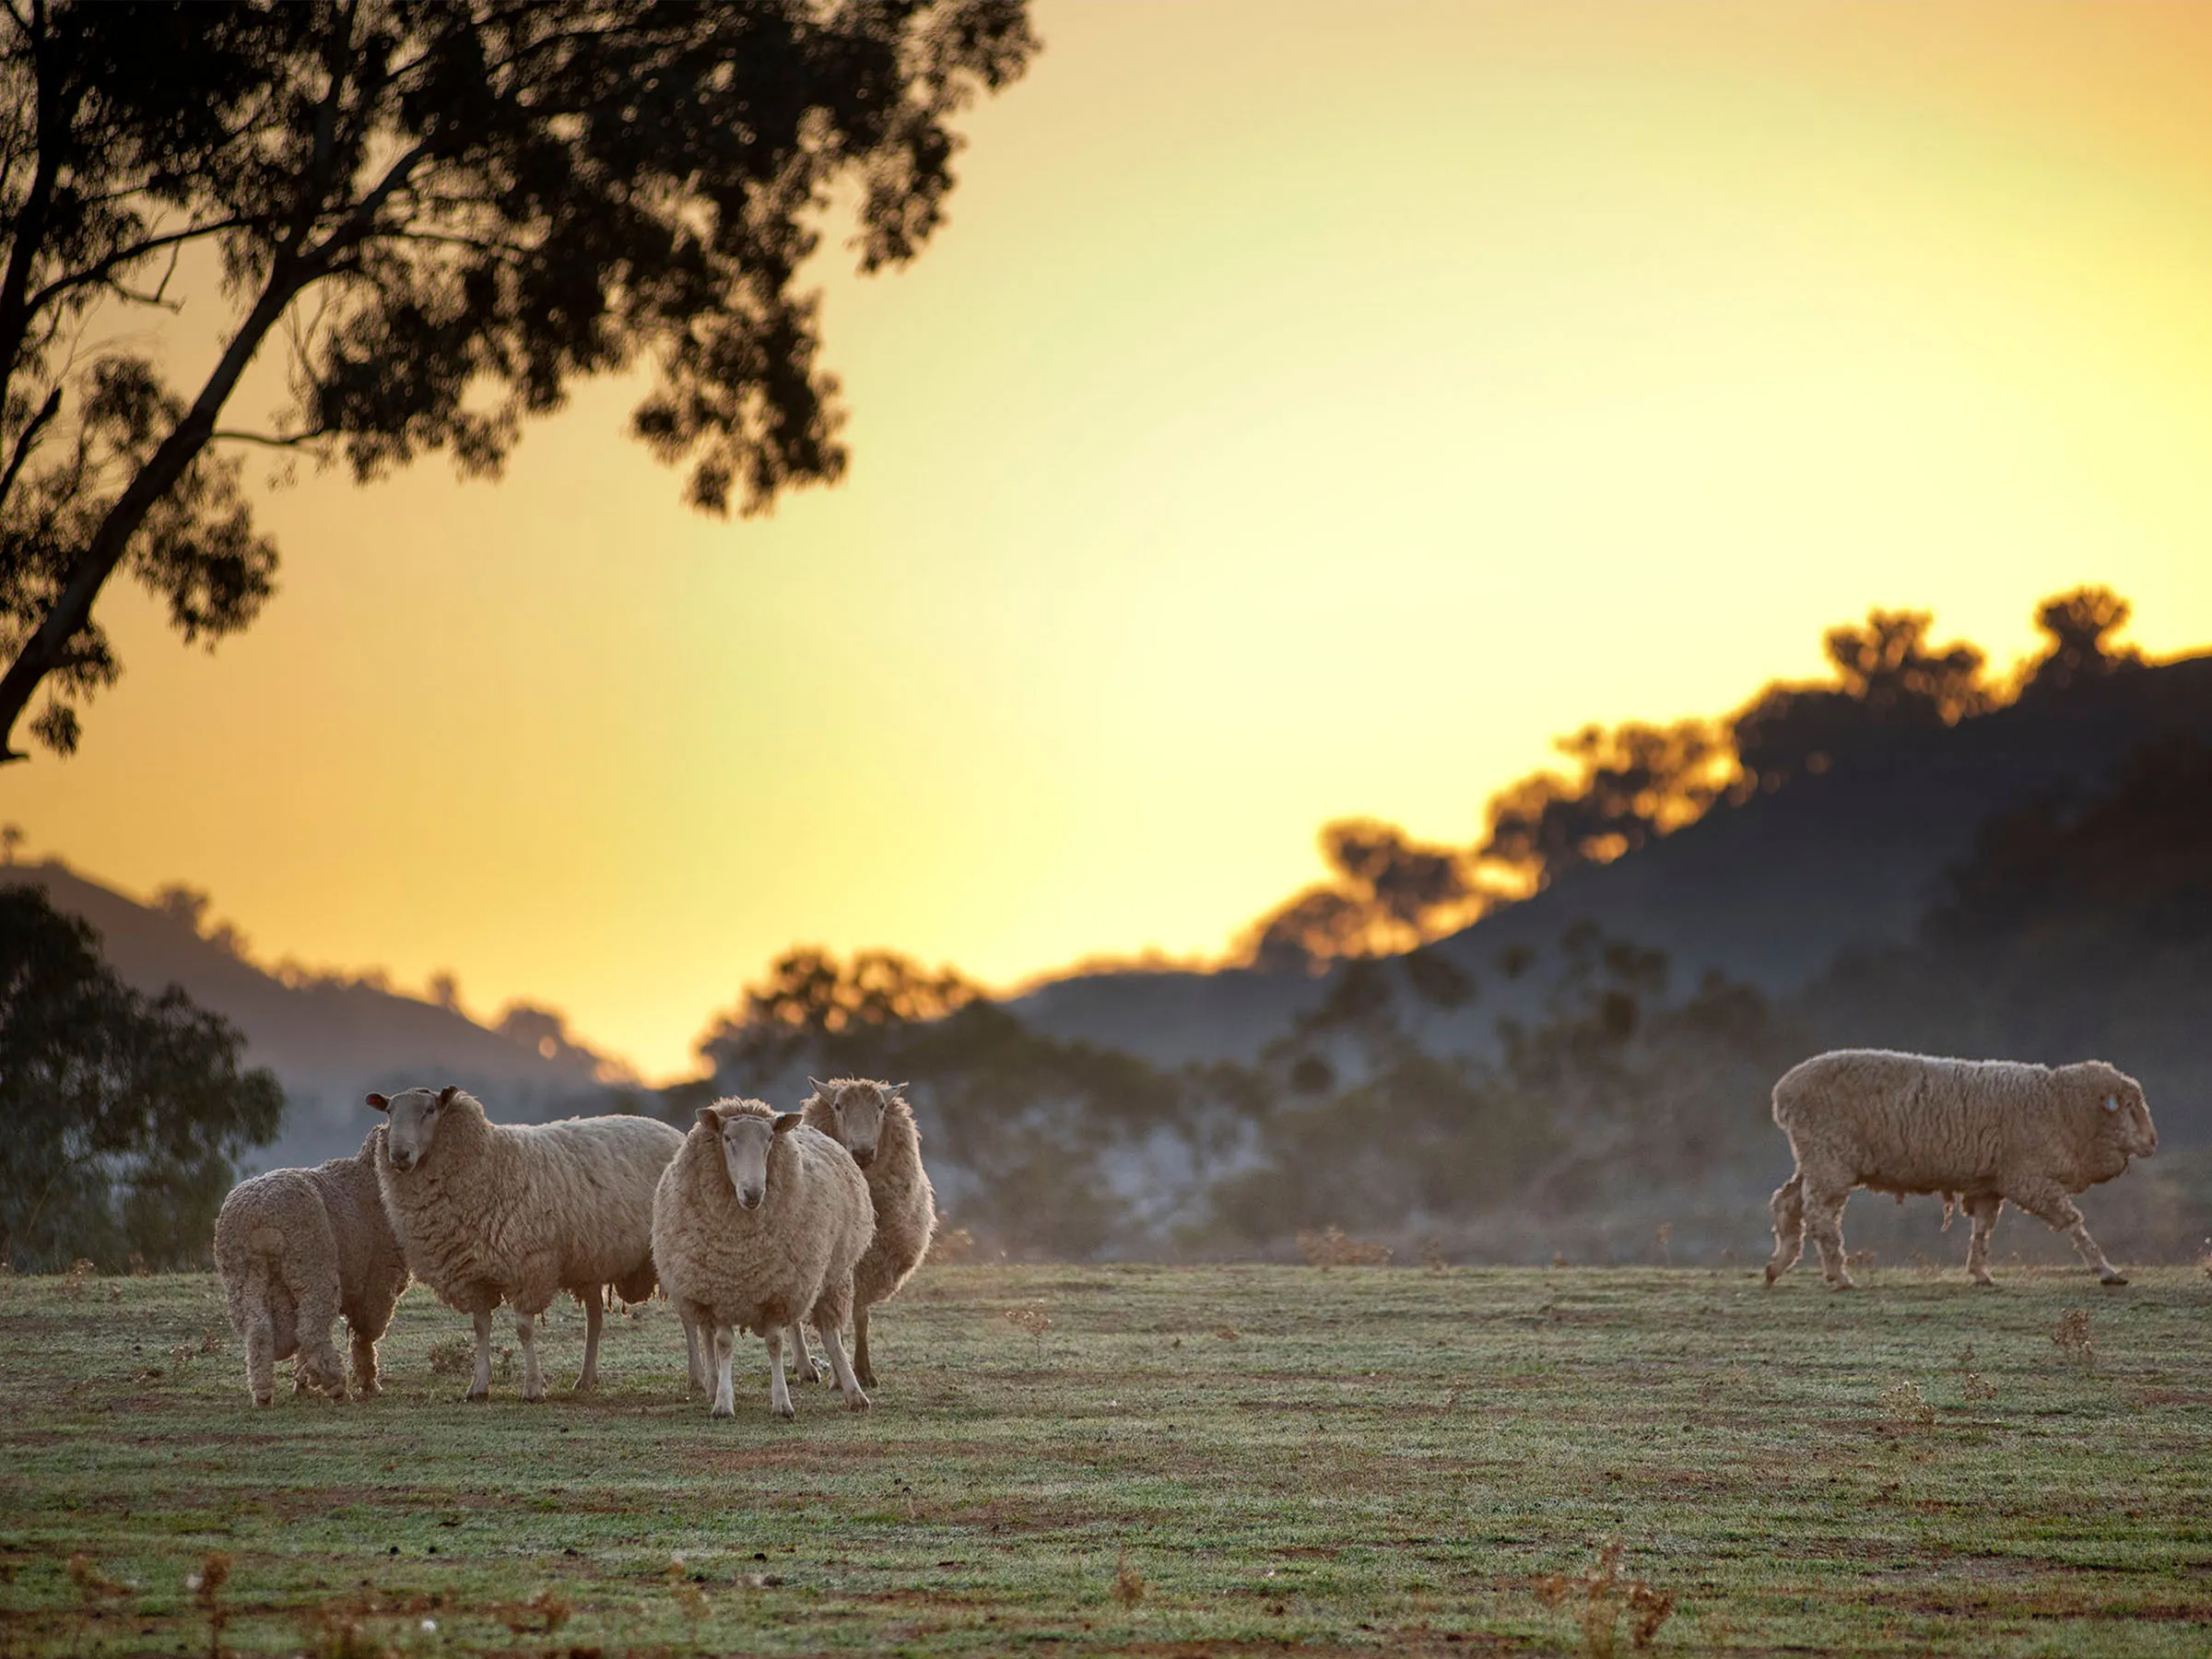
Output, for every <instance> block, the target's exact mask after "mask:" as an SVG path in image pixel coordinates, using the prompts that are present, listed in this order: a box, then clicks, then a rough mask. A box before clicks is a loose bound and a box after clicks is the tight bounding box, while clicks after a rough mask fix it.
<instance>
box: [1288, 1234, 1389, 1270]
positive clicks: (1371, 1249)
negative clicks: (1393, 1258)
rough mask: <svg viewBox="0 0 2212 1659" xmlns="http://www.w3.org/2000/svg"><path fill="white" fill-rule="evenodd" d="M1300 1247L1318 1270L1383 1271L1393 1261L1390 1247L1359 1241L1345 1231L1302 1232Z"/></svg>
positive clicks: (1299, 1235) (1364, 1240) (1299, 1239)
mask: <svg viewBox="0 0 2212 1659" xmlns="http://www.w3.org/2000/svg"><path fill="white" fill-rule="evenodd" d="M1298 1247H1299V1249H1300V1250H1302V1251H1304V1252H1305V1253H1306V1260H1307V1261H1308V1262H1309V1263H1311V1264H1312V1265H1313V1266H1316V1267H1380V1266H1381V1265H1382V1264H1383V1263H1385V1262H1387V1261H1389V1260H1390V1246H1389V1245H1387V1244H1377V1243H1374V1242H1373V1241H1370V1240H1366V1239H1355V1238H1353V1237H1352V1236H1351V1235H1350V1234H1349V1233H1347V1232H1346V1231H1345V1230H1344V1229H1343V1228H1341V1227H1335V1226H1331V1227H1324V1228H1323V1229H1322V1230H1320V1231H1319V1232H1315V1231H1314V1230H1312V1228H1310V1227H1301V1228H1300V1229H1299V1230H1298Z"/></svg>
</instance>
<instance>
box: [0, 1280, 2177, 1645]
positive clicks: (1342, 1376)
mask: <svg viewBox="0 0 2212 1659" xmlns="http://www.w3.org/2000/svg"><path fill="white" fill-rule="evenodd" d="M2007 1277H2008V1282H2007V1283H2006V1285H2005V1287H2004V1288H2002V1289H2000V1290H1998V1291H1995V1292H1976V1291H1973V1290H1972V1289H1971V1288H1969V1287H1968V1286H1967V1285H1966V1284H1965V1283H1964V1282H1963V1276H1962V1275H1960V1274H1959V1273H1957V1272H1955V1271H1953V1272H1948V1273H1945V1274H1942V1275H1940V1276H1938V1275H1935V1274H1930V1273H1926V1272H1923V1271H1918V1270H1911V1269H1907V1270H1899V1269H1877V1270H1876V1271H1874V1272H1872V1273H1870V1274H1869V1275H1868V1276H1867V1281H1866V1288H1864V1289H1862V1290H1860V1291H1859V1292H1857V1293H1855V1294H1853V1295H1850V1296H1837V1295H1834V1294H1831V1293H1830V1292H1829V1291H1827V1290H1825V1289H1824V1288H1822V1287H1821V1286H1820V1284H1819V1282H1818V1277H1817V1275H1816V1274H1814V1273H1812V1272H1809V1271H1806V1270H1803V1269H1801V1270H1800V1271H1799V1272H1798V1273H1797V1274H1795V1275H1793V1276H1792V1277H1791V1278H1789V1279H1787V1280H1785V1281H1784V1282H1783V1285H1782V1286H1780V1287H1779V1288H1776V1289H1774V1290H1772V1291H1768V1290H1765V1289H1764V1288H1762V1287H1761V1286H1760V1285H1759V1279H1758V1275H1757V1273H1756V1271H1743V1270H1733V1269H1732V1270H1730V1271H1727V1272H1708V1271H1701V1270H1694V1269H1682V1270H1673V1271H1669V1270H1663V1269H1655V1268H1632V1269H1568V1268H1559V1269H1549V1270H1547V1269H1527V1268H1512V1269H1474V1268H1455V1269H1449V1270H1445V1271H1429V1270H1423V1269H1420V1268H1411V1269H1406V1268H1337V1269H1334V1270H1321V1269H1316V1268H1310V1267H1296V1268H1293V1267H1273V1266H1267V1267H1261V1266H1244V1267H1195V1268H1168V1267H1146V1266H1131V1267H1118V1266H1116V1267H1100V1266H1086V1267H1072V1266H1070V1267H1015V1266H967V1267H941V1268H930V1269H925V1270H924V1273H923V1274H922V1275H921V1276H920V1277H918V1278H917V1279H916V1281H915V1282H914V1284H913V1285H912V1286H911V1287H910V1288H909V1289H908V1291H907V1293H906V1295H905V1296H904V1297H903V1298H902V1299H901V1300H900V1301H898V1302H896V1303H894V1304H892V1305H891V1306H890V1307H889V1308H888V1309H886V1310H885V1311H884V1312H883V1314H882V1317H881V1318H880V1319H879V1321H878V1323H877V1333H878V1335H879V1337H880V1344H879V1352H880V1354H881V1357H882V1358H881V1362H880V1364H879V1367H878V1369H879V1371H880V1372H881V1380H880V1384H879V1386H878V1388H877V1391H876V1402H877V1404H876V1409H875V1410H874V1411H873V1412H872V1413H869V1414H867V1415H865V1416H855V1415H851V1414H848V1413H846V1412H844V1411H843V1410H841V1409H840V1408H839V1407H838V1404H837V1401H836V1397H835V1395H834V1394H831V1393H829V1392H827V1391H824V1390H820V1389H816V1388H807V1389H804V1390H801V1391H800V1392H799V1406H800V1410H799V1419H798V1421H797V1422H796V1423H795V1424H785V1423H781V1422H778V1421H776V1420H775V1419H774V1418H771V1416H770V1414H769V1410H768V1402H767V1382H766V1371H765V1366H764V1364H763V1362H762V1360H761V1359H760V1358H759V1355H760V1350H759V1346H758V1345H757V1344H748V1345H747V1347H746V1349H745V1350H744V1352H745V1355H746V1359H747V1366H746V1368H745V1369H744V1370H742V1371H741V1372H740V1385H739V1394H738V1401H739V1406H740V1415H739V1416H738V1418H736V1420H735V1421H734V1422H714V1421H712V1420H710V1419H709V1418H708V1417H707V1414H706V1410H705V1406H704V1403H703V1402H688V1401H687V1400H686V1398H685V1389H684V1382H683V1371H682V1339H681V1333H680V1331H679V1330H678V1328H677V1324H676V1321H675V1319H674V1318H673V1316H672V1315H671V1314H670V1313H669V1312H667V1311H666V1309H665V1308H660V1307H655V1308H653V1309H649V1310H644V1311H642V1317H641V1318H638V1319H634V1320H632V1319H619V1320H617V1321H615V1322H614V1323H613V1324H611V1325H610V1329H609V1334H608V1337H607V1341H606V1349H605V1353H604V1356H603V1360H602V1371H603V1378H604V1382H603V1388H602V1392H601V1393H600V1394H598V1395H597V1396H596V1397H594V1398H591V1399H583V1400H579V1399H575V1398H572V1397H569V1396H567V1395H565V1394H564V1395H560V1396H559V1397H557V1398H555V1399H554V1400H552V1401H550V1402H548V1403H547V1404H545V1405H541V1406H525V1405H524V1404H523V1403H522V1402H521V1401H520V1399H519V1398H517V1395H516V1389H515V1385H514V1383H513V1382H512V1380H510V1381H507V1382H500V1383H497V1384H496V1385H495V1388H494V1393H493V1398H492V1401H491V1403H490V1404H489V1405H488V1406H465V1405H462V1404H459V1403H458V1402H457V1401H456V1399H455V1397H454V1396H456V1395H457V1394H459V1392H460V1391H461V1389H462V1388H463V1387H464V1386H465V1379H464V1378H458V1377H448V1376H443V1375H435V1376H434V1375H433V1374H432V1373H431V1371H430V1369H429V1349H430V1347H431V1345H432V1344H433V1343H434V1342H440V1341H450V1339H451V1338H453V1336H454V1335H461V1334H464V1333H465V1330H466V1322H465V1321H464V1320H462V1319H460V1318H459V1317H458V1316H456V1315H453V1314H451V1313H448V1312H444V1311H442V1310H441V1309H440V1308H438V1307H437V1305H436V1304H435V1303H434V1302H432V1301H431V1300H430V1299H429V1297H428V1295H427V1294H425V1293H424V1292H422V1291H421V1290H419V1289H418V1290H416V1291H415V1292H413V1293H411V1294H410V1295H409V1296H408V1298H407V1300H406V1301H405V1302H404V1303H403V1304H402V1305H401V1310H400V1315H399V1318H398V1321H397V1322H396V1324H395V1325H394V1331H393V1333H392V1335H390V1336H389V1337H388V1338H387V1340H386V1342H385V1346H384V1354H385V1362H386V1366H387V1370H388V1371H389V1373H390V1376H391V1390H390V1392H389V1393H388V1394H386V1395H385V1396H384V1397H383V1398H382V1399H381V1400H377V1401H373V1402H371V1403H369V1404H367V1405H349V1406H332V1405H330V1404H328V1403H327V1402H324V1401H321V1400H318V1399H313V1398H311V1397H308V1396H300V1397H298V1398H294V1397H291V1396H289V1395H282V1396H280V1398H279V1401H278V1404H277V1406H275V1407H273V1408H271V1409H269V1410H265V1411H259V1412H256V1411H254V1410H253V1408H252V1406H250V1405H249V1404H248V1402H247V1398H246V1394H245V1388H244V1375H243V1372H244V1367H243V1362H242V1359H241V1355H240V1352H239V1348H238V1345H237V1343H236V1341H235V1340H234V1339H233V1338H232V1337H231V1336H230V1335H229V1331H228V1330H227V1329H226V1328H225V1327H224V1326H223V1324H222V1316H221V1302H220V1296H219V1292H218V1288H217V1286H216V1284H215V1281H214V1280H213V1279H211V1278H206V1277H152V1278H125V1279H116V1280H95V1281H92V1282H91V1283H89V1284H88V1285H84V1286H81V1287H78V1288H76V1293H74V1294H73V1293H72V1292H71V1288H70V1287H68V1286H67V1285H66V1284H65V1281H63V1280H61V1279H55V1278H22V1277H16V1278H0V1659H13V1656H14V1655H17V1654H30V1653H54V1654H62V1653H69V1654H81V1655H88V1654H92V1653H207V1652H208V1651H209V1648H210V1630H209V1624H208V1619H207V1618H206V1609H205V1607H204V1606H201V1605H200V1603H199V1602H198V1601H197V1600H195V1597H194V1594H192V1593H191V1592H190V1591H189V1590H188V1589H187V1588H186V1587H185V1582H184V1581H185V1578H186V1575H187V1574H188V1573H189V1572H191V1571H194V1569H195V1568H197V1567H198V1566H199V1565H200V1564H201V1563H202V1562H203V1561H204V1560H205V1559H206V1557H208V1556H209V1555H210V1554H211V1553H213V1552H221V1553H222V1554H223V1555H225V1556H227V1557H228V1558H229V1562H230V1569H229V1579H228V1582H227V1583H225V1584H224V1586H223V1589H222V1592H221V1594H220V1596H219V1597H218V1605H219V1606H221V1607H222V1608H224V1609H226V1610H227V1620H228V1622H227V1623H226V1624H225V1626H224V1628H223V1629H222V1630H221V1632H220V1643H221V1646H222V1647H223V1648H225V1649H226V1650H229V1651H232V1652H236V1653H241V1654H242V1653H324V1654H329V1655H334V1656H343V1659H363V1656H365V1655H368V1654H371V1653H378V1652H394V1653H401V1654H407V1655H418V1656H420V1659H433V1656H435V1655H438V1654H442V1653H532V1654H553V1655H560V1656H566V1655H571V1654H572V1653H574V1654H581V1655H582V1656H583V1659H589V1655H591V1654H593V1653H603V1654H610V1655H611V1654H613V1653H622V1652H646V1653H665V1654H672V1655H673V1654H688V1653H839V1652H866V1653H1007V1652H1020V1651H1025V1650H1028V1651H1042V1652H1065V1653H1148V1654H1162V1655H1165V1654H1195V1653H1230V1652H1238V1653H1243V1652H1265V1651H1280V1649H1281V1647H1282V1646H1283V1645H1285V1644H1297V1645H1299V1646H1300V1648H1301V1649H1303V1650H1305V1651H1309V1652H1312V1651H1321V1652H1329V1651H1336V1652H1345V1653H1365V1652H1391V1653H1436V1654H1444V1653H1470V1652H1484V1653H1498V1652H1510V1653H1522V1652H1527V1653H1579V1652H1583V1651H1586V1649H1585V1641H1586V1639H1585V1636H1584V1634H1583V1630H1582V1628H1581V1626H1580V1624H1579V1623H1578V1621H1577V1618H1576V1617H1575V1612H1576V1607H1577V1606H1580V1605H1581V1601H1580V1593H1579V1592H1577V1593H1576V1594H1575V1598H1574V1601H1573V1603H1572V1605H1569V1606H1552V1605H1547V1602H1546V1601H1545V1600H1544V1599H1543V1597H1542V1596H1541V1594H1539V1589H1540V1586H1541V1582H1542V1581H1543V1580H1544V1579H1545V1578H1546V1577H1547V1575H1562V1574H1564V1575H1576V1574H1580V1573H1582V1572H1583V1571H1584V1570H1585V1569H1586V1568H1587V1567H1588V1566H1589V1565H1590V1563H1591V1562H1592V1561H1593V1560H1594V1558H1595V1556H1596V1552H1597V1551H1598V1549H1599V1548H1600V1547H1601V1546H1602V1545H1603V1544H1604V1543H1605V1542H1606V1540H1607V1539H1609V1538H1618V1539H1619V1540H1620V1541H1621V1544H1622V1545H1623V1554H1622V1557H1621V1571H1622V1573H1623V1575H1624V1576H1627V1577H1633V1578H1636V1579H1640V1580H1642V1581H1644V1582H1646V1583H1649V1584H1651V1585H1652V1586H1653V1588H1654V1589H1655V1590H1656V1591H1657V1592H1659V1593H1661V1594H1672V1595H1673V1596H1675V1597H1676V1598H1677V1605H1676V1607H1675V1610H1674V1614H1673V1617H1672V1618H1671V1619H1670V1620H1669V1621H1668V1622H1667V1623H1666V1624H1665V1626H1664V1627H1663V1628H1662V1629H1661V1630H1660V1632H1659V1635H1658V1639H1657V1643H1656V1651H1659V1652H1663V1653H1665V1652H1674V1653H1686V1652H1687V1653H1711V1652H1741V1653H1772V1652H1778V1651H1789V1652H1798V1653H1805V1652H1817V1653H1926V1652H1930V1651H1944V1652H1957V1653H1992V1654H1999V1653H2001V1654H2038V1653H2048V1654H2064V1655H2094V1654H2169V1653H2171V1654H2189V1655H2193V1656H2197V1659H2201V1656H2202V1655H2204V1654H2205V1653H2206V1651H2207V1648H2208V1647H2212V1278H2207V1277H2206V1275H2205V1274H2204V1273H2203V1272H2201V1271H2199V1270H2197V1269H2194V1268H2187V1269H2184V1268H2165V1269H2153V1270H2148V1271H2145V1272H2142V1273H2141V1274H2139V1275H2138V1277H2137V1279H2136V1284H2135V1285H2134V1286H2133V1287H2131V1288H2127V1289H2124V1290H2105V1289H2102V1288H2100V1287H2098V1286H2097V1285H2095V1284H2094V1283H2093V1282H2091V1281H2090V1279H2089V1278H2088V1276H2087V1275H2086V1274H2082V1273H2079V1272H2074V1271H2067V1272H2065V1273H2059V1272H2054V1271H2043V1270H2037V1271H2028V1270H2023V1269H2020V1268H2018V1267H2015V1268H2014V1269H2012V1270H2011V1272H2010V1273H2009V1275H2008V1276H2007ZM2077 1308H2078V1309H2086V1310H2087V1311H2088V1320H2089V1324H2088V1335H2089V1338H2090V1341H2091V1342H2092V1343H2093V1344H2094V1355H2093V1357H2092V1358H2091V1359H2088V1361H2087V1362H2086V1363H2085V1361H2084V1359H2082V1358H2081V1357H2080V1356H2078V1355H2073V1356H2069V1355H2068V1354H2067V1353H2066V1352H2065V1351H2063V1350H2062V1349H2061V1348H2060V1347H2058V1346H2056V1345H2055V1344H2054V1343H2053V1340H2052V1337H2053V1331H2054V1330H2055V1329H2056V1328H2057V1327H2058V1326H2059V1325H2060V1323H2061V1320H2062V1317H2063V1316H2064V1315H2065V1313H2066V1312H2067V1311H2069V1310H2072V1309H2077ZM1024 1309H1034V1310H1036V1311H1038V1312H1041V1313H1042V1314H1044V1315H1045V1316H1046V1317H1047V1318H1049V1320H1050V1324H1049V1326H1048V1327H1046V1328H1044V1329H1043V1330H1042V1331H1041V1334H1037V1335H1030V1334H1028V1333H1025V1331H1023V1330H1022V1329H1020V1328H1018V1326H1017V1325H1016V1324H1014V1323H1013V1322H1011V1321H1009V1319H1008V1318H1007V1315H1008V1313H1009V1312H1018V1311H1020V1310H1024ZM1031 1323H1032V1324H1033V1323H1035V1322H1033V1321H1032V1322H1031ZM501 1339H502V1340H503V1341H512V1334H511V1333H508V1332H505V1331H504V1329H503V1330H502V1337H501ZM204 1342H208V1343H209V1345H210V1346H212V1347H213V1348H214V1350H215V1351H213V1352H209V1353H202V1352H200V1351H198V1350H199V1349H200V1348H201V1347H202V1346H203V1343H204ZM581 1348H582V1317H581V1314H580V1313H578V1312H576V1311H574V1310H572V1309H571V1310H567V1311H564V1312H562V1313H561V1314H560V1315H559V1318H558V1320H557V1322H556V1323H555V1324H553V1325H552V1327H551V1329H550V1331H549V1332H548V1333H547V1354H548V1358H549V1359H550V1361H551V1365H552V1367H553V1371H552V1375H553V1377H554V1379H555V1381H556V1383H557V1385H558V1384H565V1383H566V1382H568V1381H570V1380H571V1379H572V1378H573V1376H574V1371H575V1365H576V1362H577V1360H578V1359H579V1357H580V1354H581ZM1970 1348H1971V1354H1969V1353H1968V1352H1967V1350H1969V1349H1970ZM180 1349H182V1350H185V1353H184V1357H183V1358H182V1362H181V1363H180V1360H179V1358H178V1354H177V1350H180ZM1970 1373H1971V1375H1970ZM1993 1390H1994V1394H1993V1393H1992V1391H1993ZM73 1555H81V1556H82V1557H83V1558H85V1559H84V1561H82V1562H80V1563H79V1568H78V1571H77V1574H76V1577H74V1578H73V1576H72V1573H71V1571H70V1566H69V1562H70V1558H71V1557H72V1556H73ZM103 1582H105V1583H112V1584H113V1585H116V1586H118V1588H117V1589H115V1590H114V1591H112V1592H108V1591H103V1590H102V1589H101V1588H100V1585H101V1583H103ZM1117 1585H1118V1586H1119V1588H1120V1591H1121V1594H1118V1595H1117V1594H1116V1591H1117ZM533 1598H536V1600H535V1603H534V1602H533ZM564 1608H565V1616H564V1612H563V1610H564ZM426 1619H427V1620H429V1621H430V1622H431V1623H432V1624H434V1625H435V1627H436V1628H435V1630H429V1629H426V1628H425V1624H424V1621H425V1620H426ZM511 1627H520V1629H519V1630H517V1629H514V1628H511ZM548 1627H557V1628H550V1629H549V1628H548ZM1588 1640H1589V1641H1593V1642H1595V1641H1597V1638H1595V1637H1593V1638H1590V1639H1588ZM1619 1650H1620V1651H1621V1652H1622V1653H1627V1652H1629V1651H1630V1641H1629V1630H1628V1622H1627V1620H1626V1619H1625V1618H1624V1619H1623V1620H1622V1622H1621V1625H1620V1633H1619Z"/></svg>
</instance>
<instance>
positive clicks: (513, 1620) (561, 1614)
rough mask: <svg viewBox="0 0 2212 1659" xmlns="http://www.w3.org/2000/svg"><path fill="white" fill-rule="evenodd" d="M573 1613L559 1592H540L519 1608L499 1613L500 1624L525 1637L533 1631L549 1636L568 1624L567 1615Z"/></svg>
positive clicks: (511, 1608)
mask: <svg viewBox="0 0 2212 1659" xmlns="http://www.w3.org/2000/svg"><path fill="white" fill-rule="evenodd" d="M574 1611H575V1609H574V1608H572V1607H571V1606H569V1598H568V1597H567V1596H565V1595H563V1594H561V1593H560V1592H559V1591H558V1590H551V1589H547V1590H540V1591H537V1592H536V1593H535V1594H533V1595H532V1596H531V1597H530V1599H529V1600H528V1601H526V1602H524V1604H523V1605H522V1606H519V1607H510V1608H509V1609H508V1610H507V1611H505V1612H504V1613H501V1614H500V1623H501V1624H503V1625H505V1626H506V1627H507V1628H508V1629H509V1630H512V1631H513V1632H514V1633H515V1634H516V1635H517V1636H525V1635H528V1634H530V1633H531V1632H533V1631H535V1632H536V1633H538V1634H539V1635H544V1636H550V1635H552V1634H553V1632H554V1631H556V1630H559V1629H560V1627H561V1626H562V1625H564V1624H567V1623H568V1622H569V1615H570V1614H571V1613H572V1612H574Z"/></svg>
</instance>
